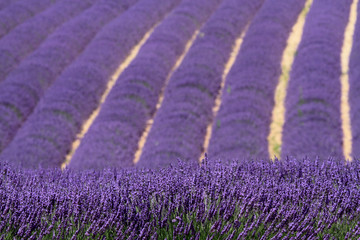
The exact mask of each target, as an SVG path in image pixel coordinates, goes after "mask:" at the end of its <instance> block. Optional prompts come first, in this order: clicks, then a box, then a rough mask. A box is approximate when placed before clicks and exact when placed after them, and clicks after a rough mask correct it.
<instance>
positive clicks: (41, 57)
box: [0, 0, 136, 152]
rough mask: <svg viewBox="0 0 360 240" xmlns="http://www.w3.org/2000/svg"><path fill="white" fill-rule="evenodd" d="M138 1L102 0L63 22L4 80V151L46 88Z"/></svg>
mask: <svg viewBox="0 0 360 240" xmlns="http://www.w3.org/2000/svg"><path fill="white" fill-rule="evenodd" d="M135 2H136V0H130V1H127V2H125V1H124V2H123V4H119V3H118V1H117V0H101V1H99V2H97V3H96V4H94V5H93V6H92V7H91V8H89V9H87V10H86V11H84V12H83V13H81V14H79V15H78V16H77V17H74V18H73V19H71V20H70V21H68V22H66V23H65V24H63V25H62V26H61V27H59V28H58V29H57V30H56V31H55V32H53V33H52V34H51V35H49V37H48V38H47V39H46V40H45V41H44V42H43V43H42V44H41V45H40V46H39V48H37V49H36V50H35V51H34V52H33V53H32V54H31V55H29V56H28V57H27V58H26V59H24V60H23V61H22V62H21V63H20V64H19V66H17V67H16V68H15V69H14V70H13V71H11V72H10V73H9V75H8V76H7V78H6V79H5V80H4V81H3V82H1V83H0V119H1V120H0V152H1V151H2V150H3V149H4V148H5V147H6V146H7V144H8V143H9V142H10V141H11V140H12V138H13V137H14V136H15V134H16V132H17V130H18V129H19V128H20V127H21V124H22V123H23V122H24V121H26V119H27V117H28V116H29V115H30V114H31V112H32V111H33V110H34V108H35V106H36V104H37V103H38V101H39V99H40V98H41V97H42V96H43V95H44V92H45V91H46V89H47V88H48V87H49V86H50V85H51V84H52V83H53V81H54V80H55V79H56V78H57V77H58V76H59V75H60V73H61V72H62V71H63V70H64V68H65V67H66V66H68V65H69V64H71V62H72V61H73V60H74V59H75V58H76V57H77V56H79V55H80V52H81V51H82V50H84V49H85V48H86V46H87V44H88V43H89V42H90V41H91V39H93V37H94V36H95V35H96V33H97V32H98V31H100V30H101V28H102V27H103V26H104V25H106V24H107V23H108V22H109V21H110V20H112V19H114V18H115V17H117V16H118V15H119V14H120V13H122V12H124V11H126V10H127V8H128V7H129V4H130V5H133V4H134V3H135Z"/></svg>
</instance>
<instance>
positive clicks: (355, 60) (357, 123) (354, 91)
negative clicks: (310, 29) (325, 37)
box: [349, 5, 360, 158]
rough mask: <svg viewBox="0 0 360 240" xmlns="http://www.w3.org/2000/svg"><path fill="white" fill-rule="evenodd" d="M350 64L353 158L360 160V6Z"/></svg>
mask: <svg viewBox="0 0 360 240" xmlns="http://www.w3.org/2000/svg"><path fill="white" fill-rule="evenodd" d="M357 12H358V15H357V19H356V25H355V33H354V36H353V45H352V50H351V55H350V64H349V87H350V88H349V105H350V121H351V124H350V125H351V132H352V156H353V157H356V158H360V94H359V93H360V41H359V39H360V14H359V13H360V5H358V7H357Z"/></svg>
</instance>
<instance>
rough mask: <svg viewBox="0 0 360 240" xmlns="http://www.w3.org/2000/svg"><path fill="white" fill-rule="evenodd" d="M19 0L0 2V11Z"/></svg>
mask: <svg viewBox="0 0 360 240" xmlns="http://www.w3.org/2000/svg"><path fill="white" fill-rule="evenodd" d="M18 1H19V0H0V10H3V9H4V8H6V7H8V6H10V5H11V4H13V3H16V2H18Z"/></svg>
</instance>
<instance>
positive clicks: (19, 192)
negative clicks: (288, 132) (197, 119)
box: [0, 158, 360, 240]
mask: <svg viewBox="0 0 360 240" xmlns="http://www.w3.org/2000/svg"><path fill="white" fill-rule="evenodd" d="M359 171H360V161H359V160H355V161H353V162H352V163H349V164H347V165H344V164H342V163H339V162H338V161H334V160H332V159H328V160H325V161H318V159H308V158H306V159H299V160H295V159H286V160H285V161H275V162H274V163H273V162H271V161H257V162H252V161H242V160H240V161H238V162H236V163H231V164H228V165H223V164H219V163H218V162H212V161H210V160H209V159H205V160H204V164H203V165H202V166H201V167H199V166H198V165H193V164H188V163H186V164H185V163H184V162H179V163H178V164H177V167H176V168H173V167H172V166H170V167H169V168H164V169H161V170H158V171H153V170H141V171H140V170H134V169H132V170H130V169H123V170H121V171H120V170H116V169H113V170H105V171H101V172H96V171H82V172H80V171H79V172H74V171H70V170H65V171H64V172H61V171H60V170H54V169H53V170H48V169H47V170H42V169H38V170H27V171H25V170H22V171H14V170H13V169H11V168H9V166H8V165H6V164H4V162H0V196H1V198H0V206H1V207H0V236H1V238H2V239H20V238H21V239H41V238H43V237H46V239H48V238H51V239H70V238H71V239H85V238H86V239H98V238H99V237H104V236H106V239H165V238H166V239H192V240H194V239H204V240H205V239H229V240H230V239H274V240H275V239H288V240H289V239H358V238H359V237H360V192H359V188H360V178H359Z"/></svg>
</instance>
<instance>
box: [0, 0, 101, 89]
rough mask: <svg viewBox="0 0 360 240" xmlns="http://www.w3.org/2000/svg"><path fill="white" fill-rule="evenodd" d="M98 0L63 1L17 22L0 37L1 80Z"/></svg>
mask: <svg viewBox="0 0 360 240" xmlns="http://www.w3.org/2000/svg"><path fill="white" fill-rule="evenodd" d="M94 2H96V0H82V1H73V0H62V1H58V2H56V3H55V4H53V5H52V6H51V7H49V8H48V9H46V10H45V11H43V12H41V13H39V14H37V15H36V16H35V17H33V18H30V19H29V20H28V21H25V22H24V23H23V24H20V25H18V26H17V27H16V28H14V29H13V30H12V31H10V32H9V33H8V34H6V35H5V36H3V37H2V38H1V39H0V82H1V81H3V80H4V79H5V78H6V76H7V75H8V74H9V72H10V71H11V70H12V69H13V68H14V67H16V66H17V65H18V64H19V63H20V61H21V60H22V59H23V58H24V57H26V56H27V55H28V54H29V53H31V52H32V51H34V50H35V49H36V48H37V47H38V46H39V45H40V44H41V42H42V41H44V40H45V39H46V37H47V36H48V35H49V34H50V33H52V32H53V31H54V30H55V29H56V28H57V27H59V26H61V25H62V24H63V23H64V22H66V21H68V20H69V19H71V18H72V17H74V16H76V15H78V14H80V13H81V12H82V11H84V10H85V9H87V8H89V7H91V5H92V4H94Z"/></svg>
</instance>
